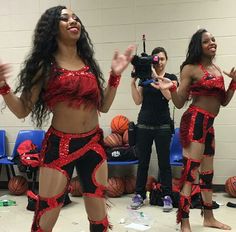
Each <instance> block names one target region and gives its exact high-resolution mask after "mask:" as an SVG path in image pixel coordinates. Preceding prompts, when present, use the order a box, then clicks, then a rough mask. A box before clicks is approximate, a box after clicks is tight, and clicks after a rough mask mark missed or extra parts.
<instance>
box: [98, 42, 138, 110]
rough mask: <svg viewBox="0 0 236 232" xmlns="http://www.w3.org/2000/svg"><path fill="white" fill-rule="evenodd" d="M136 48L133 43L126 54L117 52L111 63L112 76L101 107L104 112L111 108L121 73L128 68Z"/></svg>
mask: <svg viewBox="0 0 236 232" xmlns="http://www.w3.org/2000/svg"><path fill="white" fill-rule="evenodd" d="M134 50H135V46H132V45H131V46H129V47H128V48H127V49H126V51H125V53H124V54H121V53H119V52H118V51H116V52H115V54H114V57H113V59H112V63H111V74H110V78H109V81H108V85H107V87H106V89H105V90H104V99H103V102H102V105H101V107H100V109H99V110H100V111H101V112H102V113H106V112H108V110H109V109H110V107H111V105H112V103H113V100H114V98H115V95H116V91H117V87H118V85H119V82H120V78H121V74H122V72H123V71H124V70H125V69H126V68H127V66H128V65H129V63H130V61H131V59H132V58H133V55H132V54H133V52H134Z"/></svg>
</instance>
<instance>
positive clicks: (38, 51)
mask: <svg viewBox="0 0 236 232" xmlns="http://www.w3.org/2000/svg"><path fill="white" fill-rule="evenodd" d="M133 51H134V46H129V47H128V48H127V49H126V51H125V53H124V54H121V53H119V52H118V51H116V52H115V54H114V57H113V59H112V63H111V72H110V77H109V81H108V85H107V87H106V88H104V82H105V81H104V78H103V75H102V72H101V70H100V68H99V66H98V64H97V62H96V60H95V59H94V50H93V45H92V43H91V40H90V38H89V35H88V33H87V32H86V30H85V27H84V26H83V24H82V22H81V21H80V19H79V18H78V16H76V15H75V14H74V13H73V12H72V11H71V10H70V9H68V8H66V7H64V6H56V7H52V8H50V9H48V10H46V12H45V13H43V14H42V16H41V18H40V19H39V21H38V23H37V26H36V28H35V32H34V39H33V46H32V50H31V52H30V54H29V56H28V57H27V59H26V60H25V62H24V65H23V67H22V69H21V71H20V73H19V85H18V87H17V88H16V91H15V93H13V92H12V91H11V89H10V86H9V85H8V84H7V76H8V72H9V67H8V65H6V64H0V94H1V95H2V96H3V98H4V100H5V103H6V105H7V106H8V107H9V109H10V110H11V111H12V112H13V113H14V114H15V115H16V116H17V117H18V118H25V117H26V116H28V115H29V114H30V113H31V116H32V120H33V121H34V122H35V123H36V126H37V127H41V126H42V125H43V123H44V122H45V120H47V119H49V115H50V113H52V121H51V126H50V128H49V129H48V131H47V133H46V136H45V139H44V142H43V149H42V152H41V154H40V175H39V194H38V195H37V196H35V199H36V201H37V206H36V210H35V215H34V220H33V225H32V229H31V231H34V232H49V231H52V229H53V227H54V225H55V223H56V220H57V218H58V215H59V212H60V209H61V207H62V205H63V201H64V197H65V194H66V192H67V191H68V187H69V182H70V179H71V176H72V172H73V169H74V166H76V167H77V170H79V176H80V180H81V183H82V187H83V197H84V202H85V207H86V212H87V215H88V220H89V222H90V231H94V232H95V231H96V232H100V231H101V232H102V231H108V229H109V222H108V218H107V210H106V202H105V198H104V191H105V189H106V183H107V182H106V181H107V162H106V154H105V151H104V149H103V146H102V141H103V133H102V130H101V129H100V128H99V123H98V115H99V113H98V112H107V111H108V110H109V108H110V106H111V104H112V102H113V99H114V97H115V95H116V90H117V87H118V85H119V81H120V78H121V73H122V72H123V71H124V70H125V68H126V67H127V66H128V64H129V62H130V60H131V59H132V53H133ZM18 92H21V95H20V97H18V96H17V95H16V93H18Z"/></svg>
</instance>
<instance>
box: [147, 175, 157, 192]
mask: <svg viewBox="0 0 236 232" xmlns="http://www.w3.org/2000/svg"><path fill="white" fill-rule="evenodd" d="M153 182H154V183H156V182H157V180H156V178H155V177H154V176H148V178H147V182H146V190H147V191H149V192H150V191H151V189H152V183H153Z"/></svg>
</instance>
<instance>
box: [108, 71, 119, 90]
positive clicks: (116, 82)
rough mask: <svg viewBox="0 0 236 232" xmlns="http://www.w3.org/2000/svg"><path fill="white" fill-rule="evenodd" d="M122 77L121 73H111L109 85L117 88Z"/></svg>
mask: <svg viewBox="0 0 236 232" xmlns="http://www.w3.org/2000/svg"><path fill="white" fill-rule="evenodd" d="M120 78H121V75H115V74H112V73H110V77H109V80H108V85H109V86H111V87H114V88H117V87H118V85H119V83H120Z"/></svg>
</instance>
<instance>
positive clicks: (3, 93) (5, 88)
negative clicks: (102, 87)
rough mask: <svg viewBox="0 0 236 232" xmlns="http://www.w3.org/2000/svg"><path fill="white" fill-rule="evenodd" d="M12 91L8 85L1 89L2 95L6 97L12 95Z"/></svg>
mask: <svg viewBox="0 0 236 232" xmlns="http://www.w3.org/2000/svg"><path fill="white" fill-rule="evenodd" d="M10 91H11V88H10V86H9V85H8V84H7V83H6V84H5V85H4V86H2V87H0V95H6V94H8V93H10Z"/></svg>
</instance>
